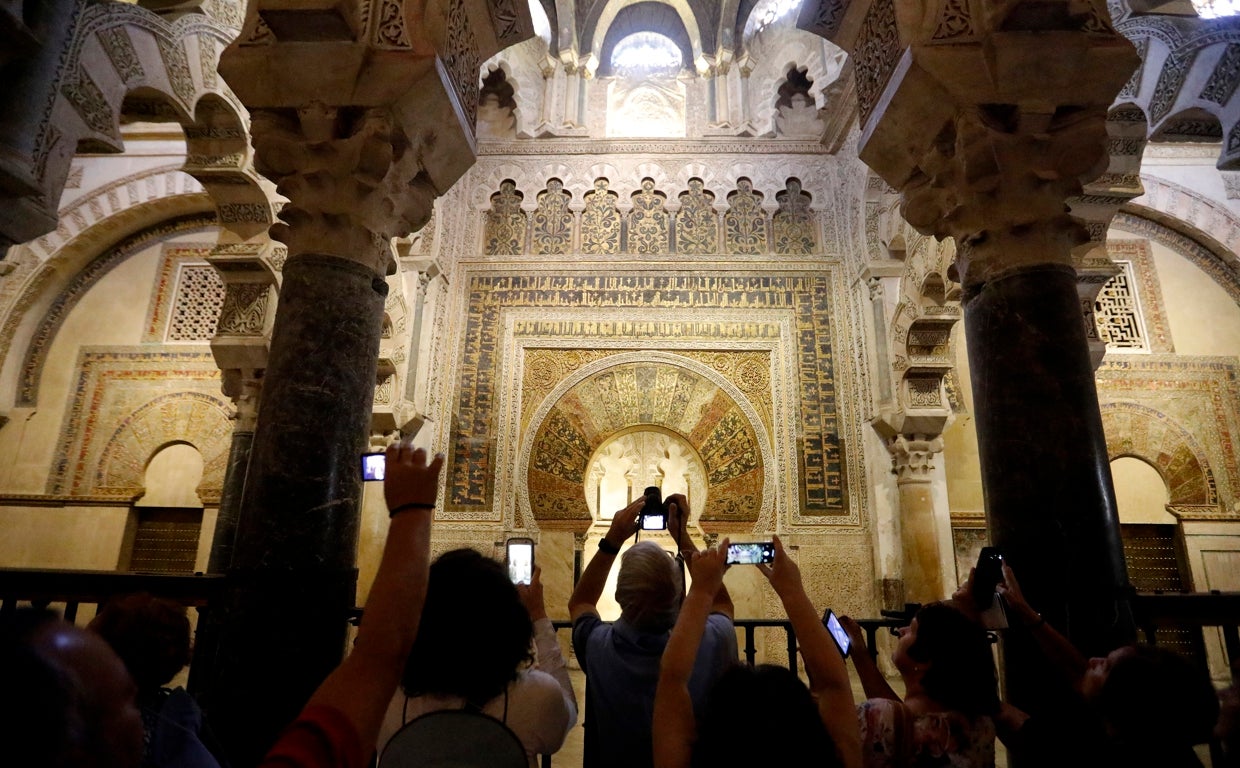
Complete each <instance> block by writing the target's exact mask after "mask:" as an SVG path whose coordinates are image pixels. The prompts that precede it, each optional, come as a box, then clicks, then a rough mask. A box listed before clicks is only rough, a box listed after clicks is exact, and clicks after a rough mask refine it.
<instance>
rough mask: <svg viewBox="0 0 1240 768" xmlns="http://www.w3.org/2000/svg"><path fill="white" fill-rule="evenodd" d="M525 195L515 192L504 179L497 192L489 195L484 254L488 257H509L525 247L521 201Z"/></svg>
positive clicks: (514, 185) (512, 184)
mask: <svg viewBox="0 0 1240 768" xmlns="http://www.w3.org/2000/svg"><path fill="white" fill-rule="evenodd" d="M523 199H525V195H523V194H521V193H520V192H519V191H517V185H516V184H515V183H514V182H513V181H512V179H505V180H504V181H503V182H501V183H500V185H499V191H498V192H496V193H495V194H493V195H491V210H490V211H488V212H487V221H486V236H485V241H486V252H487V255H489V256H499V255H505V256H510V255H514V254H518V253H521V252H522V251H523V249H524V246H525V223H526V215H525V211H523V210H521V201H522V200H523Z"/></svg>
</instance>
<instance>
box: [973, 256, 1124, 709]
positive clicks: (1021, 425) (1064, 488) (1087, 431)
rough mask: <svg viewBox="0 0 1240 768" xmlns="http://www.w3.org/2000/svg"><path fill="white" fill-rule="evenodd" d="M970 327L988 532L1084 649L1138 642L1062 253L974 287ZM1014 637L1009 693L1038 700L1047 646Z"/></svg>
mask: <svg viewBox="0 0 1240 768" xmlns="http://www.w3.org/2000/svg"><path fill="white" fill-rule="evenodd" d="M964 311H965V333H966V335H967V339H968V352H969V368H970V375H971V377H972V382H973V397H974V402H975V404H976V409H975V410H976V413H975V417H976V423H977V438H978V440H977V441H978V449H979V454H980V461H981V469H982V484H983V487H984V489H985V495H986V517H987V523H988V525H989V527H990V536H991V541H992V543H993V544H994V545H996V546H998V547H999V548H1001V549H1002V550H1003V553H1004V556H1005V557H1006V558H1007V560H1008V562H1009V564H1010V565H1011V566H1012V567H1013V569H1014V571H1015V573H1016V574H1017V578H1018V579H1019V580H1020V583H1021V586H1022V588H1023V591H1024V593H1025V597H1026V598H1027V599H1028V601H1029V603H1030V604H1031V605H1033V606H1034V607H1035V608H1036V609H1037V610H1039V611H1041V612H1042V614H1043V616H1044V617H1045V618H1046V619H1047V621H1048V622H1050V624H1051V625H1052V626H1054V627H1056V628H1057V629H1059V630H1060V631H1062V632H1064V633H1065V634H1066V635H1067V636H1068V637H1069V639H1071V640H1072V642H1073V644H1074V645H1076V647H1077V648H1078V649H1080V650H1081V651H1082V652H1083V653H1085V654H1086V655H1087V656H1089V655H1103V654H1105V653H1106V652H1108V651H1110V650H1111V649H1113V648H1115V647H1117V646H1119V645H1122V644H1125V643H1129V642H1132V641H1133V640H1134V638H1135V630H1134V625H1133V620H1132V616H1131V612H1130V608H1129V603H1128V600H1127V592H1126V585H1127V575H1126V570H1125V566H1124V557H1123V549H1122V546H1121V543H1120V538H1119V520H1118V516H1117V513H1116V509H1115V491H1114V488H1113V487H1112V483H1111V472H1110V466H1109V462H1108V460H1107V451H1106V441H1105V438H1104V435H1103V431H1102V417H1101V415H1100V412H1099V409H1098V393H1097V389H1096V386H1095V383H1094V371H1093V366H1092V365H1091V363H1090V358H1089V347H1088V345H1087V344H1086V340H1085V330H1084V326H1083V325H1082V323H1081V315H1080V306H1079V304H1078V301H1077V292H1076V274H1075V271H1074V270H1073V269H1072V268H1071V267H1069V266H1066V265H1055V264H1046V265H1041V266H1026V267H1019V268H1016V269H1013V270H1011V271H1010V272H1007V273H1004V274H1000V275H996V276H994V277H992V278H991V279H989V280H987V281H986V282H985V283H984V284H983V285H981V286H979V287H977V288H976V290H974V291H970V292H969V295H967V296H966V299H965V304H964ZM1005 641H1006V642H1007V651H1008V654H1007V655H1008V664H1007V676H1008V677H1007V684H1008V689H1009V693H1010V695H1011V696H1012V698H1013V700H1014V701H1016V702H1017V705H1018V706H1020V702H1021V700H1022V699H1025V700H1036V696H1037V694H1036V693H1035V691H1036V690H1037V689H1040V688H1041V687H1043V685H1044V683H1043V682H1042V681H1041V680H1040V679H1039V676H1040V675H1043V674H1046V672H1045V671H1044V670H1043V669H1042V667H1041V665H1040V661H1041V655H1040V654H1038V653H1037V652H1036V650H1035V649H1033V648H1031V647H1029V646H1028V645H1026V644H1022V643H1021V638H1020V637H1019V634H1018V635H1009V636H1008V638H1005Z"/></svg>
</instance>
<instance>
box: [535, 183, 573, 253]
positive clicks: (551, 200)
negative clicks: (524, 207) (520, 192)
mask: <svg viewBox="0 0 1240 768" xmlns="http://www.w3.org/2000/svg"><path fill="white" fill-rule="evenodd" d="M570 199H572V195H571V194H569V193H568V192H565V191H564V183H563V182H561V181H560V180H559V179H548V180H547V188H546V189H544V190H543V191H542V192H539V193H538V210H536V211H534V215H533V216H531V217H530V229H531V233H530V252H531V253H534V254H543V255H553V254H563V253H568V252H569V250H570V249H571V248H572V245H573V214H572V211H570V210H568V203H569V200H570Z"/></svg>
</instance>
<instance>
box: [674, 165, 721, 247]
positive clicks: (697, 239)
mask: <svg viewBox="0 0 1240 768" xmlns="http://www.w3.org/2000/svg"><path fill="white" fill-rule="evenodd" d="M718 251H719V218H718V216H716V215H715V195H714V193H712V192H708V191H707V190H706V189H704V188H703V185H702V180H701V179H698V178H692V179H689V189H688V191H686V192H681V193H680V210H679V211H677V212H676V252H677V253H686V254H704V253H718Z"/></svg>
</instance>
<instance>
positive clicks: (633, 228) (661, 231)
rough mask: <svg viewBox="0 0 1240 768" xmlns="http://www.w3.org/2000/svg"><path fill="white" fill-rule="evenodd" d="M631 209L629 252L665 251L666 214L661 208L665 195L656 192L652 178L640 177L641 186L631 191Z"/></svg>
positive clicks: (668, 228) (668, 229)
mask: <svg viewBox="0 0 1240 768" xmlns="http://www.w3.org/2000/svg"><path fill="white" fill-rule="evenodd" d="M632 202H633V209H632V211H630V212H629V237H628V240H629V242H628V246H629V247H628V252H629V253H667V252H668V250H669V248H668V246H669V242H668V234H669V232H670V227H669V226H668V214H667V211H665V210H664V209H663V204H664V203H665V202H667V195H665V194H663V193H662V192H656V191H655V188H654V179H651V178H649V177H647V178H645V179H642V188H641V191H639V192H634V193H633V199H632Z"/></svg>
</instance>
